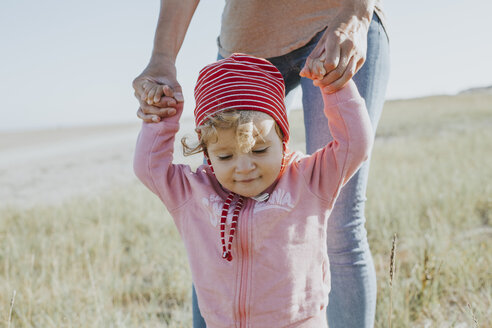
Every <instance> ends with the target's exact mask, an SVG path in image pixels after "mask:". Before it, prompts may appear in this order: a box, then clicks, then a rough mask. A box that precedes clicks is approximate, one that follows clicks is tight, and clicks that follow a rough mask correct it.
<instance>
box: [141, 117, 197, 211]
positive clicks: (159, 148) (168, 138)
mask: <svg viewBox="0 0 492 328" xmlns="http://www.w3.org/2000/svg"><path fill="white" fill-rule="evenodd" d="M180 114H181V111H179V113H178V114H176V115H175V116H173V117H169V118H166V119H163V120H162V121H161V122H159V123H145V122H143V123H142V129H141V131H140V134H139V136H138V139H137V145H136V148H135V157H134V161H133V169H134V171H135V175H136V176H137V177H138V178H139V179H140V181H142V182H143V184H144V185H146V186H147V188H149V189H150V190H151V191H152V192H153V193H155V194H156V195H157V196H158V197H159V198H160V199H161V200H162V202H163V203H164V204H165V205H166V207H167V208H168V210H169V211H172V210H174V209H176V208H177V207H179V206H181V205H182V204H184V203H185V202H186V201H187V199H188V198H189V197H190V195H191V192H190V190H191V187H190V181H189V179H190V177H191V176H192V175H193V173H192V172H191V169H190V168H189V167H188V166H186V165H175V164H173V163H172V160H173V150H174V139H175V135H176V132H177V131H178V129H179V123H178V120H179V116H180Z"/></svg>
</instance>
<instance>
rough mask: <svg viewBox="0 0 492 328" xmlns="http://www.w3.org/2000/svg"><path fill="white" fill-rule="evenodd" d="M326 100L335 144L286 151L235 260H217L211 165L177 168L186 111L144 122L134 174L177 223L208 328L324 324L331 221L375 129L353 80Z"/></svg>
mask: <svg viewBox="0 0 492 328" xmlns="http://www.w3.org/2000/svg"><path fill="white" fill-rule="evenodd" d="M323 100H324V112H325V115H326V117H327V118H328V121H329V124H328V125H329V129H330V131H331V133H332V136H333V141H332V142H330V143H329V144H328V145H326V147H324V148H322V149H319V150H318V151H317V152H316V153H314V154H313V155H311V156H306V155H302V154H300V153H297V152H296V153H290V154H288V155H287V156H286V160H287V163H288V166H287V168H286V170H285V171H284V173H283V175H282V176H281V177H280V178H278V179H277V181H276V182H275V183H274V184H273V185H272V186H270V187H269V188H268V190H266V191H265V192H268V193H269V197H268V199H266V200H264V201H256V200H254V199H251V198H246V199H245V202H244V206H243V208H242V210H241V213H240V215H239V219H238V228H237V232H236V236H235V238H234V242H233V247H232V255H233V260H232V261H231V262H229V261H226V260H224V259H223V258H222V256H221V253H222V249H221V242H220V235H219V222H220V215H221V213H220V211H221V209H222V205H223V203H224V200H225V198H226V197H227V195H228V194H229V191H228V190H224V188H223V187H222V186H221V185H220V184H219V183H218V181H217V179H216V178H215V176H214V175H213V173H212V172H211V171H210V168H209V167H208V166H207V165H202V166H200V167H199V168H198V169H197V171H196V172H193V171H192V170H191V169H190V167H189V166H187V165H177V164H173V163H172V159H173V144H174V137H175V134H176V132H177V131H178V128H179V123H178V121H179V116H180V115H181V112H182V111H181V110H179V111H178V114H177V115H175V116H173V117H169V118H166V119H164V120H163V121H162V122H160V123H143V126H142V130H141V132H140V135H139V137H138V141H137V147H136V152H135V161H134V169H135V173H136V175H137V176H138V177H139V178H140V180H141V181H142V182H143V183H144V184H145V185H146V186H147V187H148V188H149V189H150V190H151V191H152V192H154V193H155V194H156V195H157V196H159V198H160V199H161V200H162V202H163V203H164V204H165V206H166V207H167V209H168V210H169V213H170V214H171V215H172V217H173V219H174V221H175V223H176V226H177V228H178V230H179V233H180V235H181V237H182V239H183V241H184V245H185V247H186V250H187V254H188V259H189V263H190V267H191V272H192V276H193V282H194V284H195V288H196V292H197V296H198V302H199V306H200V311H201V313H202V315H203V317H204V319H205V321H206V324H207V327H209V328H221V327H224V328H225V327H255V328H260V327H268V328H271V327H312V328H320V327H327V323H326V306H327V304H328V293H329V290H330V269H329V262H328V256H327V249H326V228H327V221H328V217H329V216H330V212H331V210H332V208H333V204H334V202H335V200H336V198H337V196H338V194H339V192H340V189H341V187H342V186H343V185H344V184H345V183H346V182H347V181H348V180H349V179H350V177H351V176H352V175H353V174H354V173H355V171H356V170H357V169H358V168H359V166H360V165H361V163H362V162H363V161H364V160H365V159H366V158H367V156H368V154H369V153H370V149H371V147H372V141H373V133H372V129H371V124H370V121H369V117H368V115H367V110H366V107H365V103H364V100H363V99H362V98H361V97H360V95H359V93H358V91H357V88H356V86H355V84H354V83H353V82H352V81H350V82H349V83H348V84H347V85H346V86H345V87H344V88H343V89H342V90H340V91H338V92H336V93H334V94H330V95H327V94H323ZM235 201H236V200H234V201H233V203H232V206H231V207H232V208H234V202H235ZM230 212H232V210H231V211H230ZM229 215H230V216H229V218H228V224H230V220H231V216H232V214H231V213H229Z"/></svg>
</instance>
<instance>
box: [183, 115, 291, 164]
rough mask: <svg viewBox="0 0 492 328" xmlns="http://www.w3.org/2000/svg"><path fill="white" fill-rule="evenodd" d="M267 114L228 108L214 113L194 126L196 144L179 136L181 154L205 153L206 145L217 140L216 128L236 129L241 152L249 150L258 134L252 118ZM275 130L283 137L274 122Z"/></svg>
mask: <svg viewBox="0 0 492 328" xmlns="http://www.w3.org/2000/svg"><path fill="white" fill-rule="evenodd" d="M262 114H263V115H267V114H264V113H262V112H259V111H253V110H236V109H228V110H224V111H221V112H218V113H216V114H215V115H213V116H212V117H210V118H209V119H208V120H207V121H206V122H205V123H204V124H202V125H201V126H199V127H197V128H196V131H197V133H198V135H199V136H200V138H199V141H198V143H197V144H196V145H194V146H190V145H188V142H187V138H186V137H183V138H181V144H182V145H183V155H184V156H190V155H193V154H197V153H200V152H204V153H205V155H207V156H208V154H207V145H208V144H209V143H215V142H217V138H218V135H217V129H231V128H232V129H234V130H235V131H236V142H237V144H238V146H239V149H240V151H241V152H243V153H247V152H249V151H251V149H252V148H253V147H254V145H255V143H256V137H258V136H259V135H260V134H259V133H258V129H257V128H256V126H255V124H254V122H253V121H254V119H255V118H256V117H258V116H259V115H262ZM275 131H276V132H277V135H278V136H279V138H280V139H281V140H283V139H284V134H283V133H282V130H281V129H280V127H279V126H278V124H277V123H276V122H275Z"/></svg>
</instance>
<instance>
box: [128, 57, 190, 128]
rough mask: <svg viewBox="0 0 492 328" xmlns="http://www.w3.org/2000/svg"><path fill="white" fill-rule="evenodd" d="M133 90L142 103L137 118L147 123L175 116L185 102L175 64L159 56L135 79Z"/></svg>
mask: <svg viewBox="0 0 492 328" xmlns="http://www.w3.org/2000/svg"><path fill="white" fill-rule="evenodd" d="M133 88H134V89H135V97H136V98H137V100H138V101H139V103H140V108H139V109H138V111H137V116H138V117H139V118H141V119H142V120H143V121H145V122H147V123H152V122H160V121H161V119H162V118H166V117H170V116H173V115H175V114H176V109H177V106H178V104H179V103H182V102H183V100H184V99H183V94H182V91H181V86H180V84H179V83H178V81H177V80H176V68H175V66H174V63H173V62H172V61H169V60H168V59H166V58H162V57H159V56H157V55H156V58H154V57H153V58H152V59H151V62H150V63H149V65H148V66H147V68H145V70H144V71H143V72H142V74H140V75H139V76H138V77H136V78H135V80H134V81H133Z"/></svg>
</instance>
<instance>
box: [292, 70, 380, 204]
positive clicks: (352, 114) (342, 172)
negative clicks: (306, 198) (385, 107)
mask: <svg viewBox="0 0 492 328" xmlns="http://www.w3.org/2000/svg"><path fill="white" fill-rule="evenodd" d="M321 92H322V96H323V102H324V113H325V116H326V117H327V118H328V128H329V129H330V132H331V135H332V137H333V140H332V141H331V142H330V143H328V144H327V145H326V146H325V147H324V148H322V149H320V150H318V151H317V152H316V153H314V154H313V155H311V156H308V157H305V158H303V159H302V160H301V161H300V162H299V163H298V165H299V168H300V170H301V172H302V174H303V176H304V179H305V180H306V183H307V184H308V187H309V188H310V189H311V191H312V192H313V193H314V194H315V195H317V196H318V197H319V198H321V199H324V200H327V201H329V202H333V201H334V200H335V199H336V197H337V196H338V194H339V192H340V189H341V188H342V186H343V185H344V184H345V183H347V181H348V180H349V179H350V178H351V177H352V175H354V173H355V172H356V171H357V170H358V169H359V167H360V166H361V164H362V163H363V162H364V161H365V160H366V159H367V158H368V157H369V154H370V152H371V148H372V144H373V139H374V137H373V131H372V127H371V122H370V120H369V116H368V113H367V109H366V105H365V101H364V99H363V98H362V97H361V96H360V95H359V92H358V90H357V87H356V85H355V83H354V82H353V81H352V80H351V81H350V82H349V83H348V84H347V85H346V86H345V87H343V88H342V89H341V90H339V91H337V92H335V93H332V94H326V93H323V91H322V90H321Z"/></svg>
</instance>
